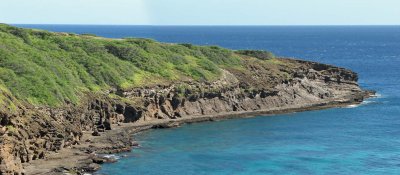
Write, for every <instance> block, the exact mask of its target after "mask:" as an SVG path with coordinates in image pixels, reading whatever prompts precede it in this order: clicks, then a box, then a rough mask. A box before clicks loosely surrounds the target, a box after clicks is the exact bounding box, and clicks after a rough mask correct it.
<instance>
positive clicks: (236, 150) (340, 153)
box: [22, 25, 400, 175]
mask: <svg viewBox="0 0 400 175" xmlns="http://www.w3.org/2000/svg"><path fill="white" fill-rule="evenodd" d="M22 26H24V27H31V28H41V29H46V30H51V31H62V32H74V33H94V34H97V35H99V36H104V37H110V38H123V37H144V38H153V39H156V40H158V41H162V42H171V43H193V44H200V45H219V46H223V47H227V48H231V49H264V50H270V51H272V52H274V53H275V54H277V55H280V56H286V57H296V58H302V59H306V60H313V61H318V62H323V63H328V64H335V65H338V66H342V67H346V68H350V69H352V70H354V71H356V72H358V73H359V76H360V84H361V86H362V87H363V88H366V89H373V90H376V91H377V92H378V93H379V94H380V96H379V97H378V98H374V99H368V101H367V102H365V103H364V104H363V105H360V106H358V107H349V108H338V109H328V110H322V111H311V112H303V113H294V114H286V115H276V116H270V117H263V116H260V117H256V118H249V119H235V120H227V121H221V122H211V123H200V124H192V125H184V126H183V127H180V128H175V129H167V130H152V131H146V132H144V133H141V134H138V135H135V136H134V138H135V139H136V140H138V141H139V142H140V144H141V147H140V148H138V149H134V150H132V152H130V153H125V154H121V155H119V156H121V157H122V158H121V159H120V160H119V162H118V163H115V164H106V165H104V166H103V168H102V170H101V171H100V172H98V173H99V174H108V175H119V174H146V175H148V174H149V175H151V174H171V175H172V174H174V175H175V174H185V175H186V174H196V175H197V174H207V175H208V174H300V175H309V174H349V175H354V174H400V26H296V27H288V26H276V27H262V26H259V27H256V26H253V27H234V26H230V27H228V26H226V27H222V26H221V27H201V26H197V27H184V26H164V27H162V26H66V25H29V26H27V25H22ZM122 155H125V156H126V157H123V156H122Z"/></svg>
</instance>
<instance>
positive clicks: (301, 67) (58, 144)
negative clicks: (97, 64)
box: [0, 59, 370, 174]
mask: <svg viewBox="0 0 400 175" xmlns="http://www.w3.org/2000/svg"><path fill="white" fill-rule="evenodd" d="M274 61H275V63H274V64H268V66H266V65H263V64H258V62H257V61H252V60H251V59H249V60H245V61H244V62H245V63H244V65H245V66H244V68H243V69H240V70H238V69H232V68H229V67H226V68H225V69H223V70H222V75H221V76H220V78H218V79H217V80H215V81H210V82H199V81H178V82H173V83H171V84H169V85H155V86H149V87H140V88H133V89H131V90H129V91H124V90H120V89H114V90H111V91H109V92H104V93H88V94H86V95H85V100H83V102H82V103H81V104H80V105H74V104H66V105H64V106H62V107H58V108H54V107H52V108H51V107H37V106H33V105H29V104H18V107H17V109H16V111H15V112H14V113H6V112H2V113H0V115H1V117H0V118H1V119H2V120H1V128H0V131H1V133H0V135H1V136H0V137H1V138H0V141H1V142H0V172H1V173H0V174H21V173H23V172H24V170H23V164H24V163H28V162H31V161H33V160H36V159H44V158H46V155H48V153H50V152H56V151H59V150H61V149H64V148H68V147H71V146H73V145H79V144H81V143H82V142H83V140H82V139H81V138H82V135H83V132H84V131H90V132H93V134H94V135H98V134H103V133H104V132H105V131H107V130H112V129H113V126H114V125H113V124H118V123H143V124H146V123H151V122H154V121H163V120H171V119H172V120H178V119H183V118H188V117H192V118H193V117H194V118H195V117H196V116H203V115H210V116H211V117H212V116H213V115H232V114H235V113H241V112H255V111H259V112H260V113H262V112H263V111H265V112H267V111H272V110H276V111H279V110H286V109H299V110H301V109H305V108H308V107H312V106H323V105H327V104H350V103H359V102H361V101H362V100H363V99H364V97H367V96H368V95H369V93H370V92H366V91H363V90H361V89H360V87H359V86H358V84H357V80H358V77H357V74H356V73H354V72H352V71H350V70H347V69H343V68H338V67H334V66H330V65H325V64H319V63H314V62H307V61H299V60H291V59H276V60H274ZM271 65H273V66H271ZM110 94H112V95H110ZM116 144H117V143H116ZM116 147H118V145H117V146H116ZM123 147H124V145H123V144H121V148H123Z"/></svg>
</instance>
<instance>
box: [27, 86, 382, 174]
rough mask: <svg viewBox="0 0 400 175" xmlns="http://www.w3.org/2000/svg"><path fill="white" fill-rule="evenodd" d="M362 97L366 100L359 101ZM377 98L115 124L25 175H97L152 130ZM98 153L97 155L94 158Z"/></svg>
mask: <svg viewBox="0 0 400 175" xmlns="http://www.w3.org/2000/svg"><path fill="white" fill-rule="evenodd" d="M360 96H362V97H363V100H359V98H358V97H360ZM373 97H375V92H374V91H361V92H355V93H353V94H348V95H347V96H344V97H341V98H335V99H330V100H323V101H318V102H314V103H309V104H305V105H301V104H300V105H292V106H285V107H275V108H270V109H264V110H254V111H236V112H226V113H219V114H215V115H193V116H183V117H181V118H178V119H164V120H154V121H146V122H136V123H123V124H119V125H116V124H113V130H110V131H106V132H104V133H102V134H101V135H100V136H92V134H91V132H84V135H83V137H82V143H80V144H79V145H75V146H72V147H69V148H64V149H62V150H60V151H58V152H57V153H51V154H49V155H48V156H47V158H46V159H41V160H35V161H32V162H30V163H26V164H23V166H24V168H25V173H26V174H35V175H39V174H54V175H58V174H87V173H93V172H96V171H98V170H99V169H100V168H101V164H103V163H109V162H114V161H116V160H115V159H110V158H106V157H104V156H101V155H103V154H113V153H123V152H129V151H131V150H132V149H134V147H137V146H139V145H138V143H137V142H135V141H134V140H133V135H134V134H137V133H140V132H142V131H145V130H149V129H162V128H172V127H179V126H180V125H182V124H190V123H199V122H211V121H221V120H228V119H236V118H250V117H257V116H260V115H264V116H271V115H278V114H287V113H294V112H304V111H313V110H323V109H329V108H342V107H347V106H349V105H358V104H361V103H362V102H363V101H364V100H365V99H366V98H373ZM93 152H95V153H96V154H93Z"/></svg>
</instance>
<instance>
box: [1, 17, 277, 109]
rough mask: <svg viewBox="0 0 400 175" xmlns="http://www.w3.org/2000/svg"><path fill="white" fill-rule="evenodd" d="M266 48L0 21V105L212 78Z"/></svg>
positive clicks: (76, 98)
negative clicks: (81, 32)
mask: <svg viewBox="0 0 400 175" xmlns="http://www.w3.org/2000/svg"><path fill="white" fill-rule="evenodd" d="M242 55H247V56H250V57H257V58H259V59H269V58H271V57H272V56H273V55H272V54H270V53H269V52H258V51H237V53H235V52H233V51H231V50H228V49H223V48H220V47H216V46H194V45H191V44H167V43H159V42H156V41H153V40H149V39H135V38H126V39H106V38H101V37H97V36H95V35H90V34H85V35H76V34H68V33H53V32H47V31H41V30H33V29H21V28H17V27H12V26H9V25H5V24H0V108H1V107H4V106H7V108H15V106H14V104H13V103H12V102H11V101H10V98H11V97H12V98H14V97H15V98H16V99H18V100H21V101H24V102H28V103H31V104H34V105H50V106H59V105H62V104H64V103H65V102H71V103H74V104H77V103H79V101H80V97H81V96H82V94H84V93H85V92H98V91H104V90H107V89H110V88H117V89H122V90H129V89H130V88H134V87H139V86H151V85H155V84H168V83H171V82H176V81H182V80H195V81H212V80H215V79H217V78H218V77H219V76H220V75H221V72H222V71H221V69H223V68H237V69H238V70H239V69H240V68H241V67H243V65H242V64H243V59H244V58H243V56H242Z"/></svg>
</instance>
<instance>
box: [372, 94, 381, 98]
mask: <svg viewBox="0 0 400 175" xmlns="http://www.w3.org/2000/svg"><path fill="white" fill-rule="evenodd" d="M371 97H373V98H382V94H380V93H375V95H372V96H371Z"/></svg>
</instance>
